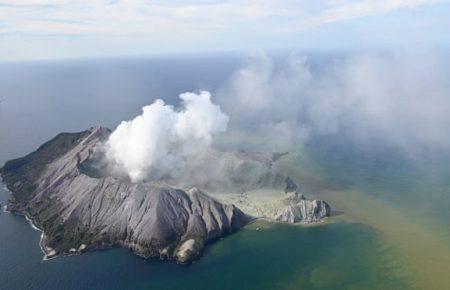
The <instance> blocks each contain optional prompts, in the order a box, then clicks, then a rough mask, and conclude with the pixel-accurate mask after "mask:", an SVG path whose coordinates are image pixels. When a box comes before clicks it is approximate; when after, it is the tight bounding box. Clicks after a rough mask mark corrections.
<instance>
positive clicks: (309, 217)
mask: <svg viewBox="0 0 450 290" xmlns="http://www.w3.org/2000/svg"><path fill="white" fill-rule="evenodd" d="M282 202H283V204H284V205H285V207H283V208H281V209H280V210H279V211H278V212H277V213H276V215H275V220H276V221H281V222H288V223H314V222H320V221H321V220H323V219H324V218H326V217H328V216H330V211H331V210H330V206H329V205H328V204H327V203H326V202H325V201H323V200H308V199H306V198H305V197H304V196H303V195H302V194H299V193H297V192H296V191H293V192H288V193H287V194H286V197H285V198H284V199H283V201H282Z"/></svg>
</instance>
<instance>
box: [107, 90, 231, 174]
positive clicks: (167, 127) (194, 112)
mask: <svg viewBox="0 0 450 290" xmlns="http://www.w3.org/2000/svg"><path fill="white" fill-rule="evenodd" d="M180 99H181V104H182V108H181V110H179V111H177V110H175V109H174V108H173V107H172V106H170V105H167V104H165V103H164V101H162V100H160V99H158V100H156V101H155V102H154V103H153V104H151V105H149V106H145V107H143V108H142V111H143V112H142V115H139V116H137V117H135V118H134V119H133V120H130V121H122V123H121V124H120V125H119V126H118V127H117V128H116V130H115V131H114V132H113V133H112V134H111V135H110V137H109V139H108V141H107V142H106V144H105V146H106V147H105V154H106V157H107V159H108V161H109V162H110V164H112V165H113V167H114V169H115V170H116V171H122V172H125V173H126V174H127V175H128V176H129V178H130V179H131V180H132V181H133V182H138V181H141V180H143V179H146V178H150V179H158V178H161V177H166V176H171V175H172V174H173V173H175V172H177V171H179V170H181V169H183V167H184V166H185V164H186V160H187V159H189V158H192V157H194V156H195V155H197V154H199V153H200V152H202V151H204V150H206V149H208V147H209V146H210V145H211V142H212V140H213V137H214V136H215V135H217V134H218V133H220V132H224V131H225V130H226V129H227V124H228V119H229V118H228V116H227V115H226V114H224V113H223V112H222V111H221V109H220V107H219V106H218V105H215V104H213V103H212V102H211V94H210V93H209V92H206V91H202V92H200V94H195V93H184V94H181V95H180Z"/></svg>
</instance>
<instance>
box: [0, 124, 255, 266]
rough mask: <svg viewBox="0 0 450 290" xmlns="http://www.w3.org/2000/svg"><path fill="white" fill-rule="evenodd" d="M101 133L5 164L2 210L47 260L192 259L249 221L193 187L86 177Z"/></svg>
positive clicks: (71, 138) (70, 138) (71, 137)
mask: <svg viewBox="0 0 450 290" xmlns="http://www.w3.org/2000/svg"><path fill="white" fill-rule="evenodd" d="M109 134H110V131H109V130H108V129H105V128H92V129H90V130H87V131H84V132H80V133H63V134H59V135H58V136H56V137H55V138H54V139H52V140H51V141H49V142H47V143H45V144H44V145H42V146H41V147H40V148H39V149H38V150H37V151H35V152H33V153H31V154H29V155H27V156H25V157H23V158H19V159H15V160H11V161H8V162H7V163H6V164H5V165H4V167H3V168H2V169H1V172H0V173H1V176H2V178H3V181H4V182H5V183H6V185H7V187H8V189H9V190H11V192H12V193H13V195H12V198H11V199H10V201H9V202H8V205H7V207H8V209H9V210H11V211H16V212H20V213H22V214H24V215H26V216H27V217H28V218H30V219H31V220H32V221H33V223H34V224H35V225H36V226H37V227H38V228H40V229H41V230H42V231H43V239H42V242H41V243H42V244H41V246H42V248H43V250H44V252H45V253H46V255H47V256H48V257H51V256H55V255H61V254H71V253H77V252H81V251H84V250H87V249H94V248H105V247H113V246H123V247H126V248H129V249H131V250H132V251H133V252H135V253H136V254H138V255H140V256H143V257H146V258H148V257H160V258H162V259H175V260H177V261H179V262H182V263H186V262H190V261H192V260H193V259H195V258H197V257H198V256H199V255H200V254H201V252H202V249H203V248H204V246H205V244H206V243H207V242H209V241H213V240H215V239H217V238H220V237H222V236H224V235H227V234H229V233H232V232H233V231H236V230H238V229H239V228H241V227H242V226H244V225H245V224H246V223H247V222H248V221H249V217H248V216H246V215H245V214H244V213H243V212H241V211H240V210H239V209H238V208H236V207H235V206H234V205H228V204H221V203H219V202H217V201H216V200H214V199H212V198H211V197H209V196H208V195H206V194H205V193H202V192H201V191H199V190H198V189H196V188H193V189H191V190H189V191H183V190H180V189H175V188H172V187H167V186H157V185H155V184H151V183H146V182H143V183H129V182H126V181H122V180H119V179H116V178H113V177H95V176H89V175H87V174H85V173H84V171H83V170H82V164H83V162H84V161H86V160H88V158H89V156H90V154H91V153H92V151H93V148H94V147H95V146H96V145H97V144H99V142H102V141H104V140H105V139H106V138H107V137H108V136H109Z"/></svg>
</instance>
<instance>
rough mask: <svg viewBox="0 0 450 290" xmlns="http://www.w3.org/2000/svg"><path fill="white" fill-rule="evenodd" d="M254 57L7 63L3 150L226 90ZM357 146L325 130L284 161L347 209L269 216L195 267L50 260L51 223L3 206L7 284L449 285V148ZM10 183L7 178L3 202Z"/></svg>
mask: <svg viewBox="0 0 450 290" xmlns="http://www.w3.org/2000/svg"><path fill="white" fill-rule="evenodd" d="M242 61H243V60H242V59H241V58H239V57H236V56H233V55H221V56H203V57H199V56H190V57H178V58H154V59H152V58H146V59H140V58H134V59H133V58H131V59H127V58H123V59H101V60H98V59H97V60H95V59H86V60H71V61H58V62H56V61H55V62H51V61H42V62H28V63H4V64H0V76H1V78H0V100H1V103H0V163H1V164H3V163H4V162H5V161H7V160H9V159H12V158H15V157H20V156H23V155H25V154H27V153H29V152H31V151H33V150H35V149H36V148H37V147H38V146H39V145H40V144H42V143H43V142H45V141H47V140H48V139H50V138H52V137H53V136H55V135H56V134H57V133H59V132H62V131H65V132H73V131H80V130H84V129H86V128H88V127H91V126H95V125H103V126H107V127H109V128H115V126H117V125H118V124H119V122H120V121H121V120H124V119H130V118H132V117H134V116H135V115H137V114H139V113H140V108H141V107H142V106H144V105H147V104H150V103H151V102H152V101H153V100H154V99H156V98H163V99H164V100H165V101H166V102H168V103H172V104H175V105H176V104H177V102H178V100H177V95H178V94H179V93H182V92H185V91H192V90H194V91H195V90H199V89H207V90H210V91H212V92H214V91H215V90H217V89H218V88H219V87H220V86H221V84H222V83H223V81H224V80H225V79H227V78H228V77H229V76H230V75H231V74H232V73H233V71H234V70H235V69H236V67H238V66H239V65H240V64H241V63H242ZM352 146H354V145H353V144H346V143H345V142H344V143H343V144H341V143H339V144H336V142H334V143H333V144H329V142H327V141H326V140H319V139H318V140H315V141H314V142H311V144H309V145H306V146H305V147H302V148H301V149H300V148H299V149H298V150H299V152H300V151H301V154H299V155H298V156H300V157H296V158H292V160H290V161H289V162H287V164H285V170H286V171H287V172H288V173H289V174H290V175H291V176H292V177H293V178H295V179H296V180H298V181H300V184H301V188H303V190H305V191H307V192H308V193H311V194H314V195H315V196H317V197H320V198H323V199H325V200H327V201H329V202H330V204H331V205H332V207H333V208H334V209H335V210H336V212H335V215H334V216H333V217H332V218H331V219H330V220H329V221H328V222H326V223H324V224H320V225H317V226H308V227H305V226H292V225H284V224H271V223H267V222H262V221H261V222H257V223H254V224H251V225H249V226H247V227H245V228H244V229H242V230H241V231H239V232H237V233H235V234H233V235H231V236H228V237H225V238H223V239H221V240H219V241H217V242H215V243H214V244H212V245H210V246H208V247H207V249H206V250H205V253H204V255H203V257H202V258H201V259H199V260H198V261H197V262H195V263H194V264H192V265H188V266H186V265H177V264H176V263H173V262H167V261H158V260H145V259H142V258H140V257H137V256H135V255H133V254H132V253H131V252H130V251H128V250H124V249H109V250H102V251H94V252H88V253H85V254H82V255H79V256H71V257H63V258H56V259H52V260H49V261H43V260H42V256H43V254H42V253H41V251H40V248H39V239H40V232H39V231H36V230H34V229H33V228H32V227H31V226H30V224H29V223H28V221H27V220H26V219H25V218H24V217H22V216H19V215H13V214H10V213H6V212H1V213H0V289H446V288H448V287H450V278H449V277H448V275H447V273H446V272H447V271H448V269H450V227H449V226H448V224H449V222H450V210H449V209H450V192H449V188H450V170H449V168H448V164H449V163H448V161H449V160H450V158H448V156H445V155H444V156H442V155H439V156H434V155H428V157H427V158H418V159H411V158H406V157H400V155H399V154H396V153H395V152H390V151H389V152H388V151H384V150H372V151H367V150H357V148H356V149H355V148H354V147H352ZM295 156H297V155H295ZM8 196H9V193H8V192H7V191H6V190H5V189H4V188H3V187H2V188H1V189H0V203H1V204H2V205H4V204H5V201H6V200H7V199H8ZM257 228H259V230H256V229H257Z"/></svg>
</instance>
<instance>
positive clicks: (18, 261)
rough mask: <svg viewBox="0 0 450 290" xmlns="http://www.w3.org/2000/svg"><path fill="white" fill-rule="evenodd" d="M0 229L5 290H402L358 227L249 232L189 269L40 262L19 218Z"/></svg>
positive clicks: (103, 260) (87, 258)
mask: <svg viewBox="0 0 450 290" xmlns="http://www.w3.org/2000/svg"><path fill="white" fill-rule="evenodd" d="M3 195H5V193H4V192H3ZM0 227H1V229H2V231H1V233H0V247H1V251H0V261H1V262H0V272H1V273H2V274H1V275H0V285H2V286H7V288H5V289H350V288H352V287H354V289H405V288H407V287H406V286H407V282H406V281H407V279H401V278H402V274H401V271H399V270H398V269H397V268H396V265H395V263H393V262H392V261H389V260H388V258H387V257H389V253H390V252H391V251H392V249H389V248H388V247H386V246H384V245H383V244H382V243H380V241H379V240H378V238H377V233H376V232H375V231H374V230H373V229H371V228H369V227H367V226H364V225H362V224H354V223H331V224H327V225H323V226H316V227H307V228H306V227H305V228H302V227H297V226H289V225H270V224H265V223H262V224H253V225H250V226H248V227H247V228H245V229H244V230H242V231H240V232H238V233H236V234H234V235H232V236H229V237H226V238H224V239H223V240H221V241H218V242H217V243H215V244H213V245H211V246H210V247H208V248H207V250H206V252H205V255H204V257H202V258H201V259H200V260H199V261H197V262H196V263H195V264H193V265H190V266H182V265H177V264H175V263H172V262H161V261H155V260H144V259H141V258H139V257H137V256H135V255H133V254H132V253H131V252H129V251H127V250H123V249H113V250H105V251H97V252H90V253H86V254H83V255H80V256H72V257H66V258H58V259H53V260H50V261H45V262H44V261H42V260H41V259H42V253H41V252H40V249H39V247H38V242H39V236H40V233H39V232H38V231H35V230H33V229H32V228H31V227H30V225H29V224H28V222H27V221H26V220H25V219H24V218H23V217H20V216H16V215H11V214H8V213H1V214H0ZM256 227H259V228H260V230H256Z"/></svg>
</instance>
